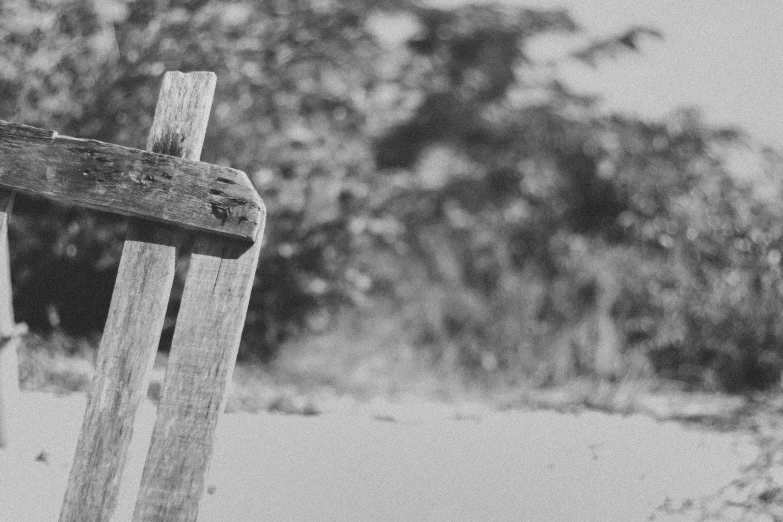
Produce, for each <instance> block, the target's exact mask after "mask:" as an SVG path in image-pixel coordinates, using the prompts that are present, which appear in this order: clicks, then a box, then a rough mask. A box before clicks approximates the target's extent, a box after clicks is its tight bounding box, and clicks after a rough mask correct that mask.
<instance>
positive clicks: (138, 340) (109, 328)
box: [60, 72, 216, 522]
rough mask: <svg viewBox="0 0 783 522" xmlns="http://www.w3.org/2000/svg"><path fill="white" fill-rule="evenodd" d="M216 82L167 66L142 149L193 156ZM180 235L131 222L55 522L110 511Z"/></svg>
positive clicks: (101, 517) (106, 515) (101, 516)
mask: <svg viewBox="0 0 783 522" xmlns="http://www.w3.org/2000/svg"><path fill="white" fill-rule="evenodd" d="M215 81H216V79H215V75H214V74H213V73H206V72H199V73H189V74H182V73H172V72H169V73H166V75H165V76H164V78H163V84H162V86H161V90H160V96H159V98H158V106H157V108H156V111H155V120H154V122H153V124H152V130H151V131H150V134H149V140H148V142H147V150H151V151H154V152H161V153H165V154H170V155H175V156H180V157H183V158H186V159H192V160H198V159H199V157H200V155H201V147H202V144H203V142H204V135H205V133H206V127H207V122H208V119H209V112H210V108H211V106H212V99H213V95H214V90H215ZM179 235H180V233H179V232H176V231H174V230H172V229H170V228H168V227H165V226H162V225H159V224H154V223H150V222H144V221H140V220H131V222H130V228H129V233H128V237H127V239H126V240H125V245H124V248H123V252H122V258H121V260H120V267H119V272H118V274H117V280H116V283H115V286H114V294H113V295H112V301H111V306H110V309H109V316H108V318H107V321H106V326H105V328H104V334H103V338H102V339H101V346H100V349H99V352H98V362H97V368H96V374H95V380H94V382H93V387H92V390H91V392H90V396H89V400H88V403H87V410H86V412H85V417H84V424H83V425H82V431H81V434H80V436H79V442H78V445H77V449H76V455H75V457H74V462H73V467H72V469H71V475H70V478H69V481H68V488H67V490H66V494H65V499H64V501H63V507H62V511H61V513H60V521H61V522H66V521H69V522H82V521H86V520H90V521H106V520H109V519H110V518H111V516H112V513H113V512H114V509H115V507H116V503H117V494H118V491H119V485H120V479H121V477H122V471H123V468H124V465H125V459H126V455H127V451H128V445H129V443H130V439H131V436H132V433H133V425H134V421H135V417H136V412H137V410H138V406H139V403H140V402H141V400H142V399H143V398H144V396H145V395H146V391H147V386H148V384H149V374H150V371H151V368H152V364H153V362H154V357H155V353H156V351H157V347H158V343H159V341H160V333H161V330H162V328H163V321H164V319H165V316H166V307H167V305H168V301H169V297H170V293H171V286H172V283H173V279H174V267H175V262H176V256H177V248H176V247H177V243H178V237H179Z"/></svg>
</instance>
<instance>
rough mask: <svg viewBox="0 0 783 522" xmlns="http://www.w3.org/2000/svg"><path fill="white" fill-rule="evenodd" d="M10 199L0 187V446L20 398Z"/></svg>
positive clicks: (9, 434) (11, 195)
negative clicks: (13, 291)
mask: <svg viewBox="0 0 783 522" xmlns="http://www.w3.org/2000/svg"><path fill="white" fill-rule="evenodd" d="M13 200H14V193H13V192H11V191H10V190H0V447H5V446H8V445H9V444H10V443H11V439H12V438H13V435H12V433H13V425H14V423H15V417H16V409H17V404H18V401H19V362H18V359H17V354H16V350H17V348H18V337H16V336H13V331H14V330H15V328H16V323H15V322H14V311H13V305H12V301H11V298H12V292H11V265H10V259H9V256H8V216H9V214H10V213H11V207H12V206H13Z"/></svg>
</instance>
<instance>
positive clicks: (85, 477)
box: [0, 72, 265, 522]
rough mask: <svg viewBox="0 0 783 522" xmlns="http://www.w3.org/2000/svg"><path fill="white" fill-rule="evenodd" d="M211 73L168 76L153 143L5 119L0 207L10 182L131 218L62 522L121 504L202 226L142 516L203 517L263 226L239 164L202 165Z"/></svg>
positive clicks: (104, 515)
mask: <svg viewBox="0 0 783 522" xmlns="http://www.w3.org/2000/svg"><path fill="white" fill-rule="evenodd" d="M215 81H216V79H215V75H214V74H212V73H205V72H199V73H190V74H182V73H172V72H170V73H166V75H165V76H164V78H163V84H162V87H161V91H160V96H159V99H158V105H157V109H156V111H155V120H154V122H153V125H152V130H151V131H150V134H149V139H148V142H147V151H141V150H135V149H129V148H125V147H119V146H117V145H110V144H106V143H101V142H98V141H93V140H79V139H75V138H67V137H62V136H58V135H57V134H56V133H54V132H50V131H43V130H40V129H34V128H32V127H25V126H21V125H13V124H7V123H0V187H3V190H0V202H1V201H2V198H3V197H5V196H6V195H10V193H11V192H10V191H11V190H17V191H21V192H25V193H29V194H35V195H43V196H46V197H49V198H52V199H55V200H57V201H65V202H69V203H75V204H77V205H82V206H86V207H90V208H95V209H99V210H105V211H109V212H115V213H119V214H124V215H128V216H131V220H130V223H129V230H128V235H127V237H126V240H125V244H124V247H123V252H122V258H121V260H120V265H119V271H118V274H117V280H116V283H115V286H114V293H113V295H112V300H111V306H110V309H109V315H108V318H107V320H106V326H105V328H104V333H103V337H102V339H101V344H100V348H99V351H98V359H97V364H96V373H95V378H94V381H93V385H92V389H91V391H90V394H89V398H88V402H87V409H86V412H85V417H84V423H83V425H82V430H81V433H80V436H79V442H78V445H77V448H76V455H75V457H74V462H73V467H72V469H71V474H70V478H69V481H68V487H67V491H66V493H65V498H64V502H63V506H62V511H61V513H60V521H61V522H66V521H72V522H82V521H86V520H90V521H104V520H109V519H110V518H111V517H112V514H113V512H114V509H115V507H116V504H117V493H118V491H119V487H120V479H121V477H122V473H123V468H124V465H125V460H126V455H127V450H128V445H129V443H130V440H131V436H132V433H133V425H134V420H135V417H136V413H137V410H138V406H139V404H140V402H141V401H142V399H143V398H144V397H145V395H146V391H147V386H148V384H149V376H150V372H151V369H152V364H153V362H154V358H155V354H156V351H157V347H158V343H159V340H160V333H161V331H162V328H163V321H164V319H165V317H166V308H167V305H168V301H169V295H170V292H171V286H172V283H173V279H174V269H175V262H176V259H177V255H178V249H179V246H180V245H181V244H183V241H184V240H185V238H186V237H187V235H188V234H189V233H190V232H186V231H184V230H182V229H183V228H184V229H188V230H189V231H193V232H195V238H194V240H193V247H192V252H191V259H190V265H189V269H188V274H187V279H186V282H185V289H184V293H183V296H182V302H181V306H180V311H179V315H178V317H177V322H176V326H175V330H174V338H173V341H172V346H171V351H170V355H169V360H168V367H167V369H166V377H165V380H164V384H163V393H162V398H161V402H160V405H159V407H158V414H157V419H156V424H155V428H154V431H153V436H152V442H151V444H150V448H149V451H148V454H147V460H146V463H145V467H144V472H143V478H142V483H141V488H140V491H139V495H138V499H137V503H136V508H135V512H134V520H145V521H153V520H154V521H164V520H165V521H174V520H189V521H192V520H195V519H196V516H197V512H198V502H199V500H200V498H201V495H202V492H203V489H204V480H205V476H206V473H207V470H208V467H209V462H210V458H211V455H212V448H213V443H214V437H215V428H216V425H217V420H218V417H219V415H220V413H221V412H222V410H223V408H224V406H225V400H226V388H227V384H228V382H229V381H230V379H231V374H232V372H233V368H234V363H235V360H236V354H237V349H238V347H239V341H240V335H241V332H242V327H243V324H244V320H245V315H246V312H247V306H248V302H249V297H250V290H251V287H252V284H253V279H254V275H255V269H256V265H257V263H258V255H259V250H260V246H261V236H262V234H263V228H264V221H265V211H264V206H263V203H262V202H261V199H260V198H259V196H258V194H257V193H256V191H255V189H254V188H253V187H252V185H251V183H250V181H249V180H248V178H247V176H246V175H245V174H244V173H243V172H240V171H237V170H233V169H229V168H225V167H218V166H215V165H208V164H205V163H199V162H198V161H197V160H198V158H199V156H200V154H201V147H202V144H203V141H204V135H205V133H206V127H207V121H208V118H209V111H210V108H211V105H212V98H213V95H214V89H215Z"/></svg>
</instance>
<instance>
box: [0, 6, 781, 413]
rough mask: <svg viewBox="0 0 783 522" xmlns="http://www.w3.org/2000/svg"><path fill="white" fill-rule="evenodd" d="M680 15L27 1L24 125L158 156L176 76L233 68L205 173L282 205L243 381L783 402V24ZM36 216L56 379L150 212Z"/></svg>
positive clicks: (8, 73) (17, 232) (21, 317)
mask: <svg viewBox="0 0 783 522" xmlns="http://www.w3.org/2000/svg"><path fill="white" fill-rule="evenodd" d="M654 6H655V7H654V8H653V4H652V3H651V4H650V6H649V7H648V6H647V5H645V4H644V3H639V2H621V1H619V0H597V1H595V2H589V3H588V2H576V1H570V2H565V1H559V2H558V1H554V0H553V1H545V0H529V1H524V0H515V1H506V2H505V3H502V4H490V3H482V4H475V5H468V4H466V3H462V2H456V1H455V2H449V1H446V0H439V1H430V2H417V1H413V0H263V1H261V0H259V1H232V0H211V1H210V0H2V1H1V2H0V35H1V36H2V45H0V119H3V120H9V121H14V122H19V123H24V124H28V125H34V126H38V127H43V128H48V129H55V130H57V131H58V132H60V133H61V134H67V135H70V136H77V137H83V138H95V139H99V140H102V141H108V142H113V143H117V144H121V145H126V146H131V147H137V148H142V147H143V146H144V143H145V142H146V135H147V131H148V129H149V127H150V125H151V122H152V117H153V115H154V109H155V103H156V100H157V94H158V89H159V87H160V81H161V78H162V74H163V73H164V72H165V71H174V70H179V71H194V70H208V71H213V72H215V73H216V74H217V78H218V82H217V92H216V95H215V101H214V105H213V110H212V117H211V120H210V124H209V128H208V132H207V138H206V142H205V146H204V151H203V154H202V161H205V162H210V163H217V164H220V165H225V166H231V167H234V168H237V169H240V170H243V171H245V172H247V174H248V175H249V176H250V178H251V180H252V181H253V183H254V185H255V186H256V188H257V189H258V191H259V193H260V194H261V196H262V198H263V199H264V201H265V202H266V205H267V208H268V211H269V214H268V222H267V229H266V234H265V246H264V248H263V250H262V253H261V261H260V264H259V269H258V275H257V279H256V282H255V287H254V290H253V294H252V297H251V302H250V308H249V311H248V315H247V322H246V326H245V330H244V337H243V342H242V346H241V349H240V365H242V367H245V368H248V367H253V368H255V370H254V372H256V373H254V375H260V376H262V377H263V378H264V379H271V380H272V381H274V382H275V383H278V384H281V385H295V386H300V387H304V388H307V387H329V388H330V389H333V390H335V391H336V392H338V393H346V394H353V395H358V396H374V395H379V394H381V395H390V396H393V395H395V394H401V393H420V394H428V395H435V396H439V397H447V396H450V395H453V394H454V393H462V392H463V391H464V390H472V389H473V390H483V391H492V390H508V389H515V388H519V387H528V388H529V387H532V388H541V387H549V386H557V385H563V384H566V383H568V382H571V381H573V380H575V379H590V380H598V381H601V382H615V383H622V382H629V381H640V380H644V381H646V382H655V383H670V384H673V385H676V386H678V387H680V388H684V389H689V390H702V391H723V392H731V393H740V392H747V391H752V390H769V389H775V388H777V387H779V385H780V380H781V370H783V351H782V350H783V320H781V318H782V317H783V274H782V273H781V266H782V265H781V259H782V255H781V250H782V249H783V203H781V197H780V196H781V188H782V185H781V184H782V182H783V156H782V155H781V146H782V145H783V126H781V125H780V122H781V121H782V120H783V101H782V100H783V95H781V93H780V91H781V90H783V89H782V88H783V58H782V57H783V55H781V53H780V50H781V49H783V36H781V34H780V31H779V28H780V27H781V26H782V25H783V6H781V4H779V3H777V2H774V1H772V0H764V1H758V2H754V3H753V4H749V3H740V2H730V1H728V0H725V1H724V0H722V1H706V0H699V1H691V2H687V3H683V2H674V1H668V2H656V3H655V4H654ZM10 227H11V228H10V241H11V253H12V272H13V281H14V307H15V313H16V319H17V320H18V321H24V322H26V323H28V324H29V325H30V328H31V333H30V334H29V335H28V336H27V343H26V344H27V347H26V349H25V350H26V352H25V354H26V355H25V356H24V357H22V377H23V379H24V380H25V382H26V386H27V387H28V388H35V387H40V386H42V385H43V384H44V383H45V381H46V376H42V371H43V372H44V373H45V372H46V371H50V370H51V366H52V361H53V360H55V358H56V357H62V356H67V357H65V358H66V359H70V360H76V361H86V362H85V364H86V365H87V366H89V363H90V361H91V360H92V358H93V357H94V351H95V348H96V347H97V344H98V341H99V339H100V331H101V329H102V327H103V323H104V321H105V319H106V314H107V311H108V304H109V300H110V297H111V291H112V287H113V283H114V278H115V275H116V270H117V265H118V262H119V255H120V252H121V248H122V240H123V236H124V231H125V221H124V220H123V219H118V218H114V217H112V216H108V215H104V214H99V213H94V212H90V211H86V210H81V209H76V208H71V207H65V206H60V205H55V204H52V203H49V202H46V201H43V200H39V199H33V198H27V197H22V196H17V200H16V203H15V207H14V216H13V219H12V221H11V225H10ZM186 273H187V256H183V259H182V262H181V263H180V266H179V273H178V279H177V281H176V282H175V289H174V295H173V299H172V303H171V306H170V311H169V312H170V320H169V321H168V323H167V327H166V329H165V331H164V334H163V339H162V341H161V352H162V353H164V354H165V352H166V350H167V349H168V343H169V342H170V339H171V334H172V328H173V324H174V318H175V316H176V312H177V308H178V298H179V295H180V294H181V290H182V285H183V283H184V277H185V275H186ZM56 360H58V361H61V360H62V359H61V358H58V359H56ZM58 364H60V363H58ZM63 364H65V363H63ZM45 367H46V368H49V369H48V370H46V368H45ZM42 368H44V370H42ZM66 373H67V372H66ZM87 373H89V372H87ZM68 375H71V377H68V378H67V379H65V381H64V380H63V378H62V376H61V377H60V381H59V385H60V386H64V387H65V388H71V389H82V388H84V387H86V386H87V383H88V382H89V379H88V377H84V376H83V375H82V374H81V373H79V372H76V373H73V372H72V373H71V374H68ZM68 379H70V380H68ZM455 390H456V391H455Z"/></svg>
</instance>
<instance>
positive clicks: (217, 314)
mask: <svg viewBox="0 0 783 522" xmlns="http://www.w3.org/2000/svg"><path fill="white" fill-rule="evenodd" d="M260 248H261V239H260V238H259V239H257V240H256V242H255V243H254V244H253V245H251V246H247V245H246V244H242V243H238V242H236V241H231V240H228V239H224V238H218V237H209V236H206V235H201V236H199V237H198V238H197V239H196V241H195V244H194V248H193V254H192V255H191V259H190V267H189V270H188V277H187V280H186V282H185V291H184V294H183V296H182V303H181V306H180V311H179V316H178V318H177V324H176V326H175V330H174V338H173V340H172V346H171V352H170V354H169V360H168V366H167V368H166V377H165V380H164V384H163V397H162V400H161V403H160V406H159V407H158V417H157V420H156V423H155V428H154V430H153V434H152V442H151V443H150V448H149V452H148V453H147V461H146V463H145V466H144V473H143V477H142V484H141V491H140V494H139V497H138V501H137V504H136V510H135V513H134V517H133V519H134V520H135V521H149V522H151V521H158V522H163V521H166V522H172V521H194V520H196V517H197V515H198V504H199V500H200V499H201V496H202V494H203V489H204V481H205V480H206V476H207V472H208V469H209V464H210V460H211V458H212V450H213V446H214V440H215V429H216V426H217V422H218V418H219V416H220V414H221V413H222V411H223V408H224V407H225V402H226V390H227V385H228V383H229V382H230V380H231V374H232V373H233V370H234V363H235V361H236V356H237V350H238V348H239V341H240V337H241V334H242V327H243V326H244V321H245V315H246V312H247V306H248V301H249V299H250V291H251V288H252V286H253V279H254V276H255V271H256V266H257V264H258V254H259V251H260Z"/></svg>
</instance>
